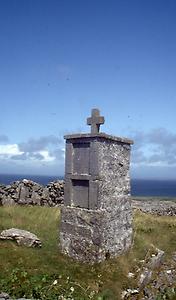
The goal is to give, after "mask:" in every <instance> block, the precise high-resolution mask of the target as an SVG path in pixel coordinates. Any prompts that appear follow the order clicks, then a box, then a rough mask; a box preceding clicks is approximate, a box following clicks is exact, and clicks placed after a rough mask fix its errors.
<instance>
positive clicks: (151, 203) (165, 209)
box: [132, 199, 176, 216]
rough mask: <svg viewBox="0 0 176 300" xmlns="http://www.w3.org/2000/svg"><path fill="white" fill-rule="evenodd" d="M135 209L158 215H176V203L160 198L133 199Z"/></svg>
mask: <svg viewBox="0 0 176 300" xmlns="http://www.w3.org/2000/svg"><path fill="white" fill-rule="evenodd" d="M132 207H133V209H138V210H140V211H142V212H144V213H150V214H154V215H158V216H176V203H175V202H172V201H164V200H162V201H159V200H154V199H153V200H140V199H139V200H132Z"/></svg>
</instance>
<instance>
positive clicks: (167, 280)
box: [121, 248, 176, 300]
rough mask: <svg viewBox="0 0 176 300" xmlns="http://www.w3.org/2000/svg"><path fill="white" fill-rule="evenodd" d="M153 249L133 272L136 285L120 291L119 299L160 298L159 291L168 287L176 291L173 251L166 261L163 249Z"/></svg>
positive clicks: (175, 261) (175, 265)
mask: <svg viewBox="0 0 176 300" xmlns="http://www.w3.org/2000/svg"><path fill="white" fill-rule="evenodd" d="M153 250H154V253H153V254H151V255H150V257H149V258H147V259H145V260H144V262H143V264H142V266H141V268H139V269H138V270H137V271H136V274H134V276H135V277H136V279H137V286H136V287H134V288H133V289H126V290H124V291H122V294H121V299H130V300H138V299H141V300H144V299H149V300H156V299H160V298H157V297H158V295H159V294H160V293H165V291H166V290H168V289H170V290H174V289H175V290H174V292H175V293H176V260H175V253H173V255H172V258H171V260H169V261H166V259H165V257H164V254H165V253H164V251H162V250H160V249H157V248H155V249H153ZM132 274H133V273H132ZM127 276H128V275H127ZM162 299H164V298H162ZM166 299H167V298H166ZM169 299H170V298H169ZM174 299H175V298H174Z"/></svg>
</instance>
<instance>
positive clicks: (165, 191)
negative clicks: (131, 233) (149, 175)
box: [0, 174, 176, 197]
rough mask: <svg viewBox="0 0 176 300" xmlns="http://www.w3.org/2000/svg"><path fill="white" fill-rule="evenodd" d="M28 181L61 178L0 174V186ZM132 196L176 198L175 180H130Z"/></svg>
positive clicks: (43, 182)
mask: <svg viewBox="0 0 176 300" xmlns="http://www.w3.org/2000/svg"><path fill="white" fill-rule="evenodd" d="M24 178H25V179H29V180H32V181H35V182H37V183H39V184H42V185H47V184H48V183H49V182H51V181H55V180H58V179H59V180H61V179H63V178H64V177H63V176H57V175H55V176H44V175H19V174H0V184H5V185H8V184H10V183H12V182H14V181H17V180H22V179H24ZM131 195H132V196H146V197H150V196H158V197H176V180H156V179H132V180H131Z"/></svg>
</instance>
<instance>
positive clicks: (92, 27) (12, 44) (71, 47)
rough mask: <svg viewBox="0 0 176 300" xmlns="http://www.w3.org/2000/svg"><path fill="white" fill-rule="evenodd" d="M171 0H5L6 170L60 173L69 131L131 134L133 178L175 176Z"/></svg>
mask: <svg viewBox="0 0 176 300" xmlns="http://www.w3.org/2000/svg"><path fill="white" fill-rule="evenodd" d="M175 16H176V2H175V0H168V1H166V0H165V1H164V0H142V1H141V0H138V1H137V0H133V1H131V0H123V1H122V0H121V1H120V0H108V1H107V0H106V1H104V0H101V1H100V0H89V1H88V0H80V1H78V0H74V1H72V0H62V1H61V0H57V1H56V0H30V1H24V0H0V101H1V102H0V103H1V116H0V173H22V174H28V173H29V174H45V175H62V174H63V173H64V140H63V135H64V134H66V133H76V132H89V131H90V128H89V127H87V126H86V118H87V117H88V116H89V115H90V111H91V109H92V108H96V107H98V108H99V109H100V111H101V114H102V115H104V116H105V124H104V125H103V126H102V128H101V130H102V131H103V132H106V133H109V134H113V135H117V136H126V137H129V138H133V139H134V142H135V144H134V146H133V149H132V163H131V174H132V177H137V178H168V179H169V178H173V179H175V178H176V175H175V174H176V125H175V124H176V123H175V112H176V82H175V81H176V54H175V53H176V35H175V32H176V18H175Z"/></svg>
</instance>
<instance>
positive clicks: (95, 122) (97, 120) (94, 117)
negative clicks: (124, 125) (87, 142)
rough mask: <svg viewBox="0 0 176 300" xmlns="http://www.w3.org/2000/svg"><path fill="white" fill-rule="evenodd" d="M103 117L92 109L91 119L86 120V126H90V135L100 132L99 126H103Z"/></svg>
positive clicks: (97, 110)
mask: <svg viewBox="0 0 176 300" xmlns="http://www.w3.org/2000/svg"><path fill="white" fill-rule="evenodd" d="M104 122H105V120H104V117H101V116H100V111H99V109H97V108H93V109H92V113H91V117H90V118H87V125H91V133H93V134H96V133H98V132H99V130H100V125H101V124H104Z"/></svg>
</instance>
